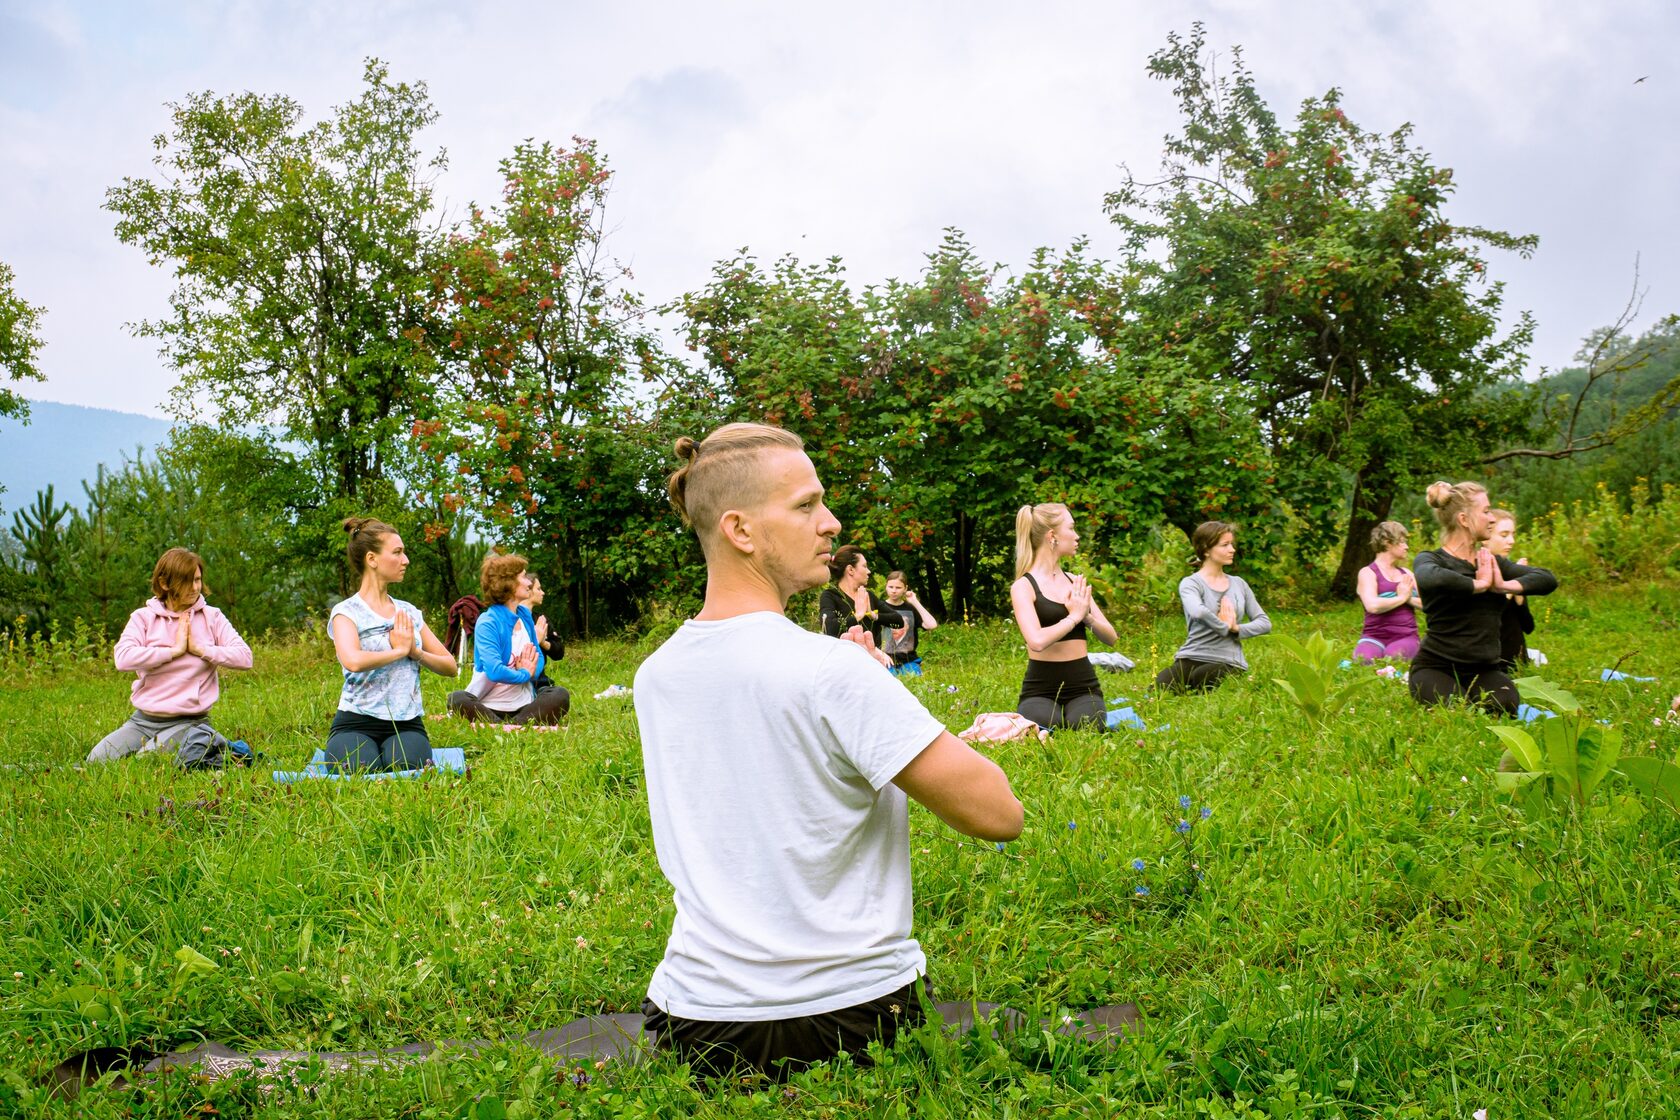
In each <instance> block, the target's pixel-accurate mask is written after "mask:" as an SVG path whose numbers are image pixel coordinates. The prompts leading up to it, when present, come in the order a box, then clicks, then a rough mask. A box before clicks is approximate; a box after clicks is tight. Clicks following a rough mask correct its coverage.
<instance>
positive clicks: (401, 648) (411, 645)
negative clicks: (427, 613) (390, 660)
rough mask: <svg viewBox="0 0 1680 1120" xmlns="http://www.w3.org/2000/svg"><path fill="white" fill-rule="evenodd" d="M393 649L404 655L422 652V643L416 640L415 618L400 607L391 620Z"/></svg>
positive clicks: (411, 655)
mask: <svg viewBox="0 0 1680 1120" xmlns="http://www.w3.org/2000/svg"><path fill="white" fill-rule="evenodd" d="M391 650H392V652H394V653H400V654H402V655H403V656H404V657H413V656H415V655H416V654H417V653H419V652H420V645H419V643H418V642H416V641H415V640H414V620H413V619H412V618H410V617H408V612H407V611H405V610H402V609H400V608H399V609H398V610H397V615H396V617H395V618H393V619H392V620H391Z"/></svg>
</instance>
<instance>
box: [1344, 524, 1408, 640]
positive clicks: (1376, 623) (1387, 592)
mask: <svg viewBox="0 0 1680 1120" xmlns="http://www.w3.org/2000/svg"><path fill="white" fill-rule="evenodd" d="M1406 536H1407V533H1406V527H1405V526H1404V525H1402V524H1400V522H1398V521H1384V522H1383V523H1382V524H1380V525H1378V526H1377V527H1376V528H1375V529H1372V530H1371V547H1372V548H1373V549H1374V550H1375V551H1376V554H1377V558H1376V559H1375V560H1373V561H1372V562H1371V564H1370V566H1368V567H1366V568H1362V569H1360V572H1359V601H1360V602H1362V603H1364V604H1365V629H1364V630H1363V632H1361V633H1360V635H1359V644H1358V645H1356V646H1354V647H1353V656H1354V658H1355V659H1357V660H1359V661H1367V662H1368V661H1379V660H1382V659H1383V658H1394V659H1395V660H1399V661H1410V660H1411V659H1412V658H1413V657H1414V656H1415V655H1416V654H1417V651H1418V625H1417V608H1418V607H1420V606H1422V605H1423V603H1422V600H1420V599H1419V598H1418V591H1417V581H1416V580H1415V579H1414V578H1413V577H1412V573H1411V571H1410V570H1409V569H1407V568H1405V567H1402V565H1403V564H1405V562H1406V554H1407V552H1408V551H1409V548H1410V546H1409V545H1408V544H1407V543H1406Z"/></svg>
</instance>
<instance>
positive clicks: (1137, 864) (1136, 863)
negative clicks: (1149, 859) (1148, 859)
mask: <svg viewBox="0 0 1680 1120" xmlns="http://www.w3.org/2000/svg"><path fill="white" fill-rule="evenodd" d="M1148 866H1149V865H1148V864H1147V863H1144V862H1143V861H1142V860H1141V859H1134V860H1133V861H1132V870H1133V871H1142V870H1143V869H1144V868H1145V867H1148Z"/></svg>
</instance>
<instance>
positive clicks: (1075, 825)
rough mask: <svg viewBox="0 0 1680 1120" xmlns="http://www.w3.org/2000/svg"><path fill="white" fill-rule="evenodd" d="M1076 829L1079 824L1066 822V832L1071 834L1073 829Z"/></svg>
mask: <svg viewBox="0 0 1680 1120" xmlns="http://www.w3.org/2000/svg"><path fill="white" fill-rule="evenodd" d="M1078 827H1079V822H1078V821H1069V822H1068V831H1069V832H1072V831H1073V830H1074V829H1076V828H1078Z"/></svg>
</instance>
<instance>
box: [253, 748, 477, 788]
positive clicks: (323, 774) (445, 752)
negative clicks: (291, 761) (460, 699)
mask: <svg viewBox="0 0 1680 1120" xmlns="http://www.w3.org/2000/svg"><path fill="white" fill-rule="evenodd" d="M427 770H437V771H439V772H440V773H444V774H465V773H466V772H467V751H466V748H465V747H433V748H432V761H431V763H430V764H429V765H427V766H425V767H424V768H422V769H419V770H385V771H378V770H351V771H348V772H346V771H343V770H334V769H333V768H332V766H331V765H330V764H329V763H328V762H327V752H326V751H324V750H319V749H317V750H316V752H315V757H314V758H311V759H310V760H309V765H308V766H305V767H304V768H303V769H302V770H276V771H274V780H275V781H277V782H305V781H309V780H310V779H311V778H329V779H332V780H335V781H336V780H338V779H341V778H348V779H352V780H354V779H357V778H366V779H368V780H370V781H377V780H381V779H385V778H418V777H419V776H420V775H422V774H424V773H425V772H426V771H427Z"/></svg>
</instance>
